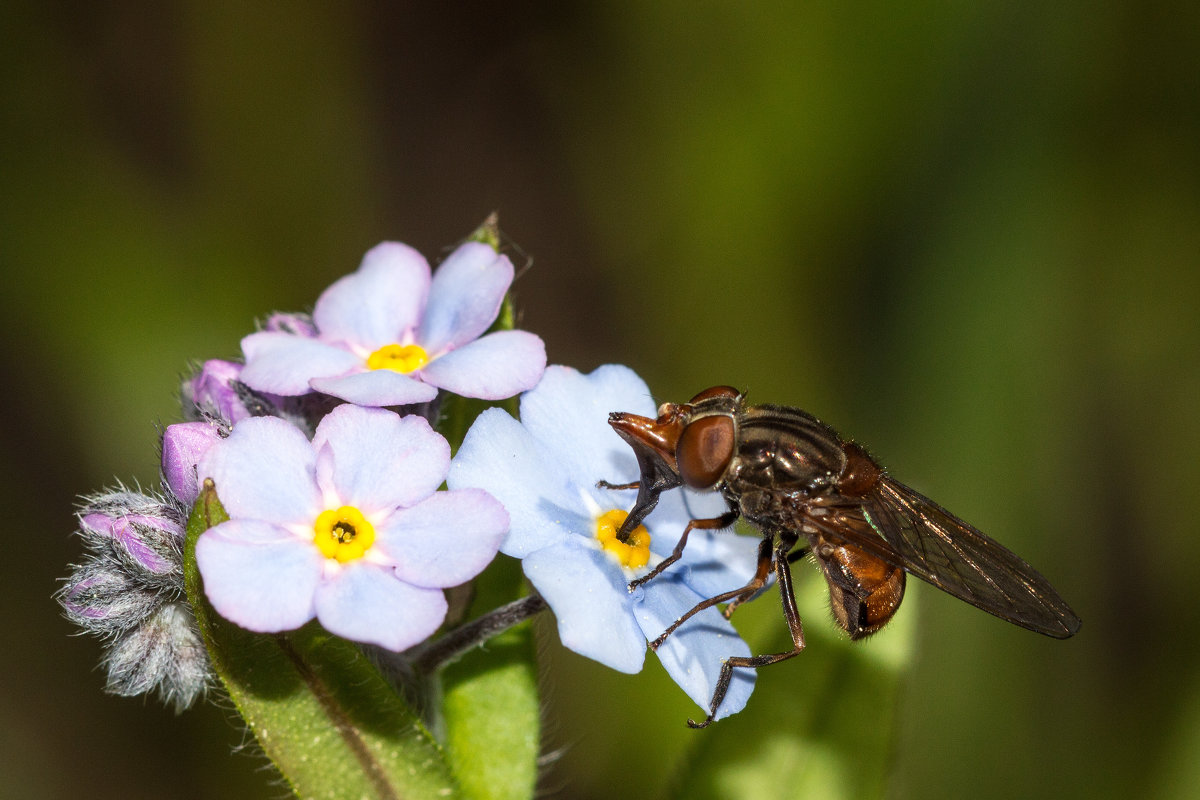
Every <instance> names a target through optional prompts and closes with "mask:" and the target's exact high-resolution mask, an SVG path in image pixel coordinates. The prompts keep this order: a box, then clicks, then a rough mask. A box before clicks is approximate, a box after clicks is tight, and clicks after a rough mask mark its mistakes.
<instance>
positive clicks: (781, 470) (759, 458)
mask: <svg viewBox="0 0 1200 800" xmlns="http://www.w3.org/2000/svg"><path fill="white" fill-rule="evenodd" d="M738 435H739V442H738V451H737V455H736V457H735V458H734V459H733V463H732V464H731V465H730V467H729V470H728V472H727V473H726V477H725V480H726V483H727V484H728V485H729V487H730V488H731V489H732V490H733V491H735V492H742V493H745V492H751V491H754V490H756V489H757V490H763V491H771V492H776V493H781V494H789V495H792V496H793V497H795V496H801V497H810V496H817V495H820V494H823V493H825V492H828V491H829V490H830V489H831V488H832V487H834V486H835V485H836V484H837V482H838V480H839V478H840V477H841V475H842V473H843V472H844V470H845V468H846V464H847V457H846V453H845V451H844V450H843V449H842V441H841V439H840V438H839V437H838V435H837V434H836V433H835V432H834V431H833V429H832V428H830V427H829V426H828V425H825V424H824V423H823V422H821V421H820V420H818V419H817V418H816V417H813V416H812V415H811V414H807V413H805V412H803V411H800V410H799V409H794V408H782V407H778V406H755V407H751V408H747V409H745V410H744V411H743V413H741V414H739V415H738Z"/></svg>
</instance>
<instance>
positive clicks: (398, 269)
mask: <svg viewBox="0 0 1200 800" xmlns="http://www.w3.org/2000/svg"><path fill="white" fill-rule="evenodd" d="M428 293H429V263H428V262H427V261H425V257H424V256H422V255H421V254H420V253H418V252H417V251H416V250H413V249H412V248H411V247H409V246H408V245H404V244H399V243H398V242H384V243H383V244H380V245H376V246H375V247H374V248H372V249H371V250H370V251H369V252H368V253H367V254H366V255H365V256H363V260H362V264H361V265H360V266H359V268H358V271H357V272H355V273H353V274H350V275H346V276H345V277H343V278H339V279H338V280H337V281H336V282H335V283H334V284H333V285H332V286H330V287H329V288H328V289H326V290H325V291H324V293H322V294H321V297H320V299H318V300H317V305H316V308H314V309H313V321H314V322H315V323H316V324H317V329H318V330H319V331H320V334H321V338H322V339H325V340H326V341H332V342H350V343H352V344H356V345H359V346H362V347H365V348H366V349H368V350H376V349H378V348H380V347H383V346H384V345H386V344H408V342H404V341H401V339H403V338H404V336H405V334H406V333H408V332H409V331H411V330H412V329H413V328H415V327H416V325H417V323H418V322H420V321H421V311H422V309H423V308H424V307H425V299H426V297H427V295H428ZM314 374H316V373H314ZM323 374H325V375H329V374H332V373H323Z"/></svg>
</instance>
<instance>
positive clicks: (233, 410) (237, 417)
mask: <svg viewBox="0 0 1200 800" xmlns="http://www.w3.org/2000/svg"><path fill="white" fill-rule="evenodd" d="M241 372H242V365H241V364H238V363H235V362H233V361H222V360H221V359H219V358H210V359H209V360H208V361H205V362H204V363H203V364H202V365H201V366H200V369H199V370H197V371H196V374H195V375H193V376H192V377H190V378H188V379H187V380H185V381H184V382H183V397H184V401H185V402H190V403H191V404H192V405H193V406H194V407H195V409H196V410H197V411H199V412H200V414H202V415H204V416H206V417H208V418H211V419H218V420H223V421H224V422H226V423H228V424H229V425H234V424H236V423H238V422H241V421H242V420H244V419H247V418H249V417H252V416H254V414H253V413H251V411H250V409H249V408H248V407H247V406H246V395H245V392H244V391H243V392H241V393H239V391H238V389H239V383H238V382H239V380H240V378H239V376H240V375H241ZM241 388H242V389H243V390H244V389H245V387H241Z"/></svg>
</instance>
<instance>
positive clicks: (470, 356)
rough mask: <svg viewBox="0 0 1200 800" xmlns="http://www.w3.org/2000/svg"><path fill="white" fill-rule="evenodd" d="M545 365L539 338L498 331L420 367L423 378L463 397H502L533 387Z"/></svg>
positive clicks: (524, 332) (495, 398)
mask: <svg viewBox="0 0 1200 800" xmlns="http://www.w3.org/2000/svg"><path fill="white" fill-rule="evenodd" d="M545 369H546V345H545V344H543V343H542V340H541V339H540V338H538V337H537V336H534V335H533V334H532V333H529V332H527V331H497V332H496V333H489V334H488V335H487V336H484V337H483V338H481V339H476V340H475V341H473V342H469V343H468V344H466V345H463V346H462V347H460V348H459V349H457V350H452V351H450V352H449V353H447V354H446V355H444V356H441V357H439V358H436V359H434V360H433V361H431V362H430V363H429V365H428V366H426V367H425V368H424V369H422V370H421V380H424V381H427V382H428V383H431V384H433V385H434V386H438V387H440V388H442V389H445V390H446V391H448V392H453V393H454V394H457V395H462V396H463V397H478V398H481V399H483V400H503V399H504V398H506V397H512V396H513V395H516V394H520V393H521V392H523V391H525V390H527V389H532V388H533V387H534V386H536V385H537V383H538V381H539V380H540V379H541V377H542V372H543V371H544V370H545Z"/></svg>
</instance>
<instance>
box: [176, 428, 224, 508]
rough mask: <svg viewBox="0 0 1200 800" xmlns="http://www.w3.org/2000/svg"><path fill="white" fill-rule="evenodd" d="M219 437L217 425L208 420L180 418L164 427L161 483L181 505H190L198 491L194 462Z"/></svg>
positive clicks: (218, 439) (198, 484)
mask: <svg viewBox="0 0 1200 800" xmlns="http://www.w3.org/2000/svg"><path fill="white" fill-rule="evenodd" d="M220 440H221V434H220V431H219V430H218V429H217V426H216V425H213V424H212V423H209V422H180V423H178V424H175V425H169V426H167V429H166V430H165V431H163V438H162V480H163V486H165V487H166V488H167V490H168V491H169V492H170V493H171V494H172V495H174V497H175V498H176V499H177V500H178V501H179V502H180V503H181V504H182V505H183V506H184V508H191V507H192V504H193V503H195V502H196V498H197V497H198V496H199V495H200V483H199V479H198V478H197V477H196V463H197V462H198V461H199V460H200V457H201V456H202V455H204V454H205V453H206V452H208V448H209V447H211V446H212V445H213V444H214V443H216V442H218V441H220Z"/></svg>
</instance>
